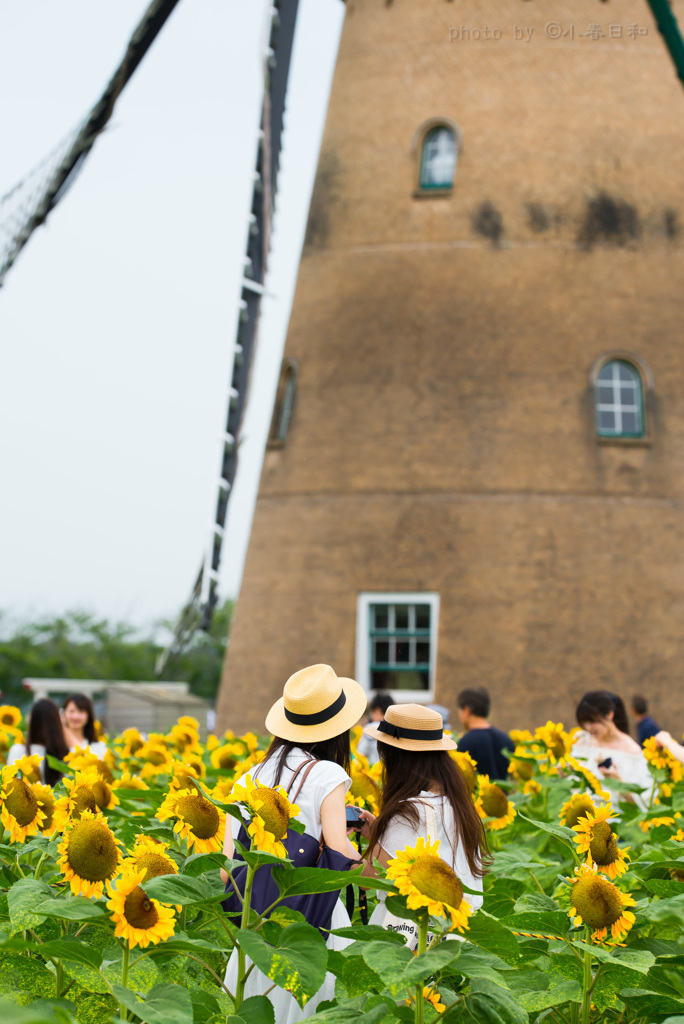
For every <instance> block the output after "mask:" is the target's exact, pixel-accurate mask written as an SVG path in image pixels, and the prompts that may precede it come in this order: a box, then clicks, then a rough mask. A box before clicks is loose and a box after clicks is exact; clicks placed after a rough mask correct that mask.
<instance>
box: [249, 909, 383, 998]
mask: <svg viewBox="0 0 684 1024" xmlns="http://www.w3.org/2000/svg"><path fill="white" fill-rule="evenodd" d="M237 937H238V942H239V944H240V946H241V948H242V949H243V950H244V951H245V953H246V954H247V956H248V957H249V958H250V959H251V960H253V961H254V963H255V964H256V965H257V967H258V968H259V970H260V971H262V972H263V973H264V974H265V975H266V976H267V977H268V978H270V979H271V981H274V982H275V983H276V984H277V985H279V986H280V987H281V988H285V989H287V990H288V991H289V992H291V994H292V995H293V996H294V998H295V999H296V1000H297V1002H298V1003H299V1005H300V1006H301V1007H304V1006H305V1005H306V1003H307V1002H308V1001H309V999H310V998H311V996H312V995H314V993H316V992H317V991H318V989H319V988H320V987H321V985H322V984H323V982H324V980H325V972H326V968H327V964H328V950H327V948H326V945H325V942H324V940H323V938H322V937H321V933H320V932H319V931H318V929H317V928H313V927H312V926H311V925H310V924H291V925H289V927H287V928H285V929H283V931H282V932H281V933H280V935H279V937H278V943H277V945H275V946H272V945H270V944H269V943H268V942H265V941H264V939H262V937H261V936H260V935H258V934H257V933H256V932H251V931H248V930H247V929H240V931H238V933H237ZM382 945H384V943H382Z"/></svg>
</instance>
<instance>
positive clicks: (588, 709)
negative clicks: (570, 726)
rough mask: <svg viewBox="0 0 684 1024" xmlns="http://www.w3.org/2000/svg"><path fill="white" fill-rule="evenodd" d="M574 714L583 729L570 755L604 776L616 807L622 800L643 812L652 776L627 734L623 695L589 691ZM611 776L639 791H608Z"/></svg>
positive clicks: (590, 769) (598, 774)
mask: <svg viewBox="0 0 684 1024" xmlns="http://www.w3.org/2000/svg"><path fill="white" fill-rule="evenodd" d="M575 717H576V718H577V724H578V725H579V727H580V729H581V730H582V731H581V732H580V733H579V735H578V737H577V739H576V741H575V744H574V746H573V748H572V755H573V757H576V758H577V759H578V760H579V761H583V762H584V763H585V764H586V766H587V768H588V769H589V771H591V772H592V773H593V774H594V775H595V776H596V777H597V778H598V779H600V778H603V779H605V782H606V785H605V788H606V789H607V790H608V792H609V793H610V794H611V800H612V801H613V804H614V805H615V807H617V806H618V800H619V799H622V800H628V801H630V802H633V803H635V804H636V805H637V807H638V808H639V809H640V810H641V811H645V810H646V809H647V807H648V802H649V796H650V792H651V788H652V785H653V779H652V777H651V773H650V772H649V769H648V763H647V761H646V758H645V757H644V755H643V751H642V749H641V747H640V746H639V744H638V743H637V742H636V740H633V739H632V737H631V736H630V735H629V722H628V721H627V711H626V709H625V705H624V703H623V701H622V698H621V697H618V695H617V694H616V693H610V692H609V691H608V690H590V691H589V692H588V693H585V694H584V696H583V697H582V699H581V701H580V702H579V704H578V705H577V709H576V711H575ZM611 779H617V780H618V781H619V782H631V783H633V784H634V785H636V786H639V787H640V789H641V792H639V793H619V792H616V791H615V790H613V791H611V788H610V780H611Z"/></svg>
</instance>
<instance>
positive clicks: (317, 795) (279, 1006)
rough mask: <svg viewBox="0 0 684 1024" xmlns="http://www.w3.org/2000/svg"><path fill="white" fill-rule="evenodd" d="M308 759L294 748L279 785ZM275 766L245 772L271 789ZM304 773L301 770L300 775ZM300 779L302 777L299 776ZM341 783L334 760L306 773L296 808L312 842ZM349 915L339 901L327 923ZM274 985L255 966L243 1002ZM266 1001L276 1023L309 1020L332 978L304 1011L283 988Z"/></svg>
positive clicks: (332, 941) (342, 921)
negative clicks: (324, 806)
mask: <svg viewBox="0 0 684 1024" xmlns="http://www.w3.org/2000/svg"><path fill="white" fill-rule="evenodd" d="M310 757H311V755H310V754H308V753H306V751H304V750H300V749H298V748H297V749H295V750H293V751H292V752H291V753H290V754H289V755H288V758H287V762H286V767H285V768H284V769H283V773H282V776H281V778H280V782H279V785H282V786H284V788H285V789H287V787H288V786H289V784H290V779H291V778H292V775H293V773H294V772H295V771H296V770H297V768H298V767H299V765H301V764H302V762H303V761H308V760H309V758H310ZM276 763H277V757H276V758H273V759H272V760H271V759H270V760H268V761H267V762H266V763H265V764H261V765H257V766H256V768H255V769H252V770H251V771H250V772H248V773H247V774H248V775H252V777H254V773H255V771H256V776H257V780H258V781H259V782H260V783H261V784H262V785H263V786H273V785H274V784H275V767H276ZM305 771H306V768H304V769H303V771H302V774H303V773H304V772H305ZM300 778H301V775H300ZM244 779H245V776H244V775H243V776H242V777H241V778H240V779H239V780H238V784H239V785H243V784H244ZM341 782H342V783H344V785H345V789H349V787H350V786H351V779H350V778H349V776H348V775H347V773H346V772H345V770H344V768H341V767H340V765H338V764H335V763H334V762H333V761H320V762H319V763H318V764H315V765H314V766H313V768H312V769H311V771H310V772H309V774H308V775H307V777H306V780H305V782H304V785H303V786H302V789H301V791H300V793H299V796H298V797H297V806H298V807H299V809H300V812H299V815H298V819H299V821H301V822H302V823H303V825H304V828H305V830H306V832H307V834H308V835H310V836H313V837H314V839H320V837H321V831H322V826H321V804H322V803H323V801H324V800H325V798H326V796H328V795H329V794H330V793H332V791H333V790H334V789H336V788H337V786H339V785H340V783H341ZM298 786H299V779H298V780H297V781H296V782H295V784H294V789H293V792H292V793H291V794H290V797H291V798H292V799H294V795H295V792H296V790H297V787H298ZM229 821H230V822H231V830H232V834H233V839H236V838H237V834H238V832H239V831H240V822H239V821H237V819H236V818H229ZM350 923H351V922H350V920H349V915H348V914H347V911H346V909H345V907H344V905H343V903H342V900H338V901H337V903H336V905H335V909H334V910H333V915H332V921H331V924H330V927H331V929H336V928H348V927H349V925H350ZM349 942H350V940H349V939H340V938H337V937H336V936H334V935H329V936H328V940H327V943H326V945H327V947H328V949H333V950H340V949H344V947H345V946H348V945H349ZM246 963H247V966H248V967H249V965H250V964H251V960H249V958H247V960H246ZM225 983H226V987H227V988H228V989H229V990H230V991H231V992H235V987H236V984H237V952H236V951H233V953H231V956H230V960H229V961H228V967H227V969H226V978H225ZM272 985H273V982H272V981H271V980H270V978H267V977H266V975H265V974H263V973H262V972H261V971H260V970H259V969H258V967H255V968H254V970H253V971H252V973H251V974H250V976H249V978H248V979H247V984H246V985H245V999H248V998H249V997H250V996H259V995H263V994H264V993H265V992H266V990H267V989H270V988H271V986H272ZM268 998H269V1000H270V1002H271V1003H272V1004H273V1008H274V1010H275V1020H276V1024H295V1022H296V1021H300V1020H306V1018H307V1017H312V1016H313V1015H314V1013H315V1012H316V1007H317V1006H318V1004H319V1003H320V1002H322V1001H323V1000H324V999H334V998H335V975H334V974H330V973H328V974H326V976H325V981H324V982H323V985H322V986H321V988H320V989H319V990H318V992H317V993H316V995H315V996H312V998H311V999H310V1000H309V1001H308V1003H307V1004H306V1006H305V1007H304V1009H302V1008H301V1007H300V1006H299V1004H298V1003H297V1001H296V999H294V997H293V996H291V995H290V993H289V992H286V991H285V990H284V989H282V988H274V989H273V991H272V992H269V994H268Z"/></svg>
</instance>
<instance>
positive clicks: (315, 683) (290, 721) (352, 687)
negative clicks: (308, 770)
mask: <svg viewBox="0 0 684 1024" xmlns="http://www.w3.org/2000/svg"><path fill="white" fill-rule="evenodd" d="M367 703H368V701H367V698H366V694H365V691H364V690H363V688H362V687H361V686H359V684H358V683H356V682H354V680H353V679H342V678H339V677H338V676H337V675H335V672H334V671H333V669H331V668H330V665H310V666H309V668H302V669H300V670H299V672H295V674H294V675H292V676H290V678H289V679H288V681H287V682H286V683H285V688H284V689H283V696H282V697H281V698H280V700H277V701H276V702H275V704H274V705H273V707H272V708H271V710H270V711H269V713H268V716H267V718H266V728H267V729H268V731H269V732H270V733H272V735H273V736H279V737H280V739H283V740H290V741H291V742H294V743H299V742H301V741H308V742H309V743H317V742H319V741H320V740H330V739H332V738H333V736H339V735H340V733H343V732H346V731H347V729H351V727H352V726H353V725H356V723H357V722H358V720H359V718H360V717H361V715H362V714H363V713H364V711H365V710H366V704H367Z"/></svg>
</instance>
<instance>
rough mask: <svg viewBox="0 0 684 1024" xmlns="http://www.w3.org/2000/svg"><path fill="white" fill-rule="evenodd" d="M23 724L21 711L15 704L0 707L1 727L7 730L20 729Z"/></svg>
mask: <svg viewBox="0 0 684 1024" xmlns="http://www.w3.org/2000/svg"><path fill="white" fill-rule="evenodd" d="M20 722H21V711H20V710H19V708H15V707H14V705H13V704H2V705H0V726H2V727H3V728H5V729H7V728H9V729H18V728H19V723H20Z"/></svg>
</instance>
